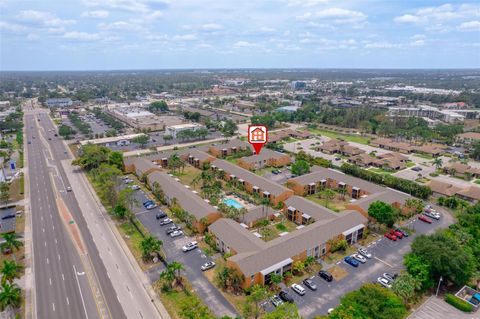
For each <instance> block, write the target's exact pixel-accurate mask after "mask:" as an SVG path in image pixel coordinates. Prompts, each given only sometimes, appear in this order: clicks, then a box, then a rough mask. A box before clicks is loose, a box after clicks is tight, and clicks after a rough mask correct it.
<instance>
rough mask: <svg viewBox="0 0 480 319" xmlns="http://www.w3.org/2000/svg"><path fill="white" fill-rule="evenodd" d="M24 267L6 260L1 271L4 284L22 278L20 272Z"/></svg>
mask: <svg viewBox="0 0 480 319" xmlns="http://www.w3.org/2000/svg"><path fill="white" fill-rule="evenodd" d="M22 269H23V266H22V265H20V264H17V262H16V261H14V260H4V261H3V266H2V268H1V269H0V273H1V274H2V284H4V283H6V282H8V283H10V284H11V283H12V282H13V281H14V280H15V278H20V272H21V271H22Z"/></svg>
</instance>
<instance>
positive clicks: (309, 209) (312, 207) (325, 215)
mask: <svg viewBox="0 0 480 319" xmlns="http://www.w3.org/2000/svg"><path fill="white" fill-rule="evenodd" d="M285 206H286V207H290V206H291V207H294V208H295V209H296V210H298V211H300V212H301V213H305V214H307V215H310V216H311V217H312V218H313V219H315V221H317V222H318V221H321V220H331V219H334V218H337V217H338V214H336V213H334V212H333V211H331V210H330V209H328V208H326V207H323V206H321V205H318V204H317V203H314V202H312V201H310V200H308V199H305V198H303V197H299V196H292V197H290V198H288V199H287V200H286V201H285Z"/></svg>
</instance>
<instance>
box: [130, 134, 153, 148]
mask: <svg viewBox="0 0 480 319" xmlns="http://www.w3.org/2000/svg"><path fill="white" fill-rule="evenodd" d="M149 141H150V136H148V135H146V134H142V135H139V136H137V137H135V138H133V139H132V142H133V143H136V144H139V145H140V147H141V148H144V147H145V145H147V144H148V142H149Z"/></svg>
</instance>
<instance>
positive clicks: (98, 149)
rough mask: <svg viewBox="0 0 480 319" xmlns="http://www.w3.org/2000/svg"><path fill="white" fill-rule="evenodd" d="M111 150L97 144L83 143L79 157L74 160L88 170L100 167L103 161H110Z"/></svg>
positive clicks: (75, 163) (74, 163)
mask: <svg viewBox="0 0 480 319" xmlns="http://www.w3.org/2000/svg"><path fill="white" fill-rule="evenodd" d="M110 152H111V150H110V149H109V148H107V147H104V146H99V145H95V144H86V145H83V146H82V147H81V148H80V149H79V151H78V155H79V157H78V158H77V159H76V160H74V161H73V162H72V164H73V165H78V166H80V167H82V168H84V169H86V170H87V171H90V170H92V169H95V168H98V167H99V166H100V165H101V164H102V163H108V161H109V155H110Z"/></svg>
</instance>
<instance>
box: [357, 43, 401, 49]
mask: <svg viewBox="0 0 480 319" xmlns="http://www.w3.org/2000/svg"><path fill="white" fill-rule="evenodd" d="M401 47H402V45H401V44H399V43H391V42H372V43H367V44H365V48H366V49H399V48H401Z"/></svg>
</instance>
